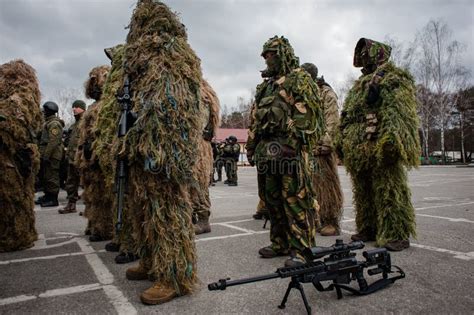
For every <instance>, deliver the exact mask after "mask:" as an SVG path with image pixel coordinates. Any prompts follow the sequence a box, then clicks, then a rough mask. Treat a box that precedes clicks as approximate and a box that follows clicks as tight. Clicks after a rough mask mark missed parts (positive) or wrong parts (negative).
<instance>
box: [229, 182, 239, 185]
mask: <svg viewBox="0 0 474 315" xmlns="http://www.w3.org/2000/svg"><path fill="white" fill-rule="evenodd" d="M229 186H238V184H237V182H229Z"/></svg>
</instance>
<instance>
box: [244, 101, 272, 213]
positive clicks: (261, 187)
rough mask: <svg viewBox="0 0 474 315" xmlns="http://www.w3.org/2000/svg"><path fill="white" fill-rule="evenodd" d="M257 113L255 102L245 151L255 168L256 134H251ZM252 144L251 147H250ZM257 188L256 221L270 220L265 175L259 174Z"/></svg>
mask: <svg viewBox="0 0 474 315" xmlns="http://www.w3.org/2000/svg"><path fill="white" fill-rule="evenodd" d="M256 111H257V108H256V106H255V102H254V103H252V107H251V108H250V119H249V120H250V121H249V130H248V132H247V139H248V141H247V143H246V144H245V150H246V151H247V161H248V162H249V164H250V165H251V166H255V161H254V160H253V155H254V153H255V152H254V151H253V149H252V148H251V144H252V143H254V141H255V134H253V132H251V130H253V129H254V128H255V126H254V124H255V121H256V117H255V115H256ZM249 144H250V145H249ZM257 186H258V197H259V201H258V204H257V211H256V212H255V214H254V215H253V218H254V219H255V220H262V219H264V218H265V219H267V218H268V209H267V207H266V206H265V176H264V175H263V174H260V173H257Z"/></svg>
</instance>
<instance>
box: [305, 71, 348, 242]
mask: <svg viewBox="0 0 474 315" xmlns="http://www.w3.org/2000/svg"><path fill="white" fill-rule="evenodd" d="M301 68H303V69H305V70H306V71H307V72H308V73H309V74H310V75H311V77H312V78H313V80H315V81H316V84H317V85H318V87H319V91H320V96H321V101H322V104H323V107H324V122H325V124H326V133H325V134H324V136H323V138H322V139H321V140H319V141H318V145H317V146H316V149H315V150H314V152H313V154H314V157H315V163H316V166H317V167H316V168H315V172H314V174H313V183H314V188H315V189H316V197H317V199H318V204H319V206H320V209H319V215H318V219H319V220H318V222H317V225H318V229H317V230H318V231H319V233H320V234H321V235H322V236H335V235H339V234H340V231H341V228H340V226H339V224H340V221H341V217H342V205H343V194H342V189H341V182H340V181H339V175H338V174H337V155H336V153H335V151H334V139H335V135H336V132H337V131H338V128H339V113H338V105H337V95H336V93H335V92H334V90H333V89H332V88H331V86H330V85H329V84H328V83H326V81H325V80H324V77H322V76H321V77H320V78H318V68H317V67H316V66H315V65H314V64H312V63H305V64H302V65H301Z"/></svg>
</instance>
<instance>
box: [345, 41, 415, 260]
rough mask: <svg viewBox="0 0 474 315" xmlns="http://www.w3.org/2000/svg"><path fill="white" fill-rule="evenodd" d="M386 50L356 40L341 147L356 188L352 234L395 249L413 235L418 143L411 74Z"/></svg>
mask: <svg viewBox="0 0 474 315" xmlns="http://www.w3.org/2000/svg"><path fill="white" fill-rule="evenodd" d="M390 51H391V48H390V47H389V46H387V45H385V44H382V43H379V42H376V41H373V40H370V39H366V38H361V39H360V40H359V41H358V43H357V45H356V48H355V52H354V66H355V67H362V76H361V77H360V78H359V79H358V80H357V81H356V82H355V83H354V86H353V87H352V89H351V90H350V91H349V93H348V95H347V98H346V101H345V103H344V109H343V112H342V115H341V136H340V140H339V147H341V149H342V153H343V156H344V164H345V166H346V168H347V170H348V171H349V173H350V174H351V179H352V186H353V192H354V203H355V211H356V225H357V232H358V233H357V234H355V235H352V239H353V240H363V241H371V240H375V241H376V244H377V245H378V246H385V247H386V248H387V249H389V250H395V251H399V250H403V249H405V248H408V247H409V246H410V242H409V237H410V235H412V236H415V211H414V209H413V205H412V203H411V193H410V188H409V187H408V185H407V173H406V168H411V167H416V166H417V165H418V163H419V153H420V143H419V135H418V116H417V113H416V109H417V104H416V98H415V85H414V81H413V77H412V76H411V75H410V73H408V72H407V71H405V70H402V69H399V68H397V67H396V66H395V65H394V64H393V63H392V62H391V61H389V58H390Z"/></svg>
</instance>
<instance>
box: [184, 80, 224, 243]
mask: <svg viewBox="0 0 474 315" xmlns="http://www.w3.org/2000/svg"><path fill="white" fill-rule="evenodd" d="M200 94H201V102H200V106H201V113H200V116H199V117H200V118H201V120H202V121H201V128H200V130H202V137H201V138H200V139H199V142H198V152H200V154H199V155H198V156H196V162H195V164H194V167H193V174H194V177H195V180H196V182H195V183H194V184H192V185H191V191H190V196H191V202H192V205H193V217H194V221H195V224H194V232H195V233H196V235H199V234H203V233H209V232H211V225H210V224H209V216H210V215H211V198H210V197H209V182H210V177H211V175H212V167H213V155H212V146H211V140H212V138H214V136H215V134H216V128H217V126H218V125H219V108H220V107H219V99H218V98H217V95H216V93H215V92H214V90H213V89H212V87H211V86H210V85H209V83H208V82H207V81H206V80H202V81H201V92H200Z"/></svg>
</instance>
